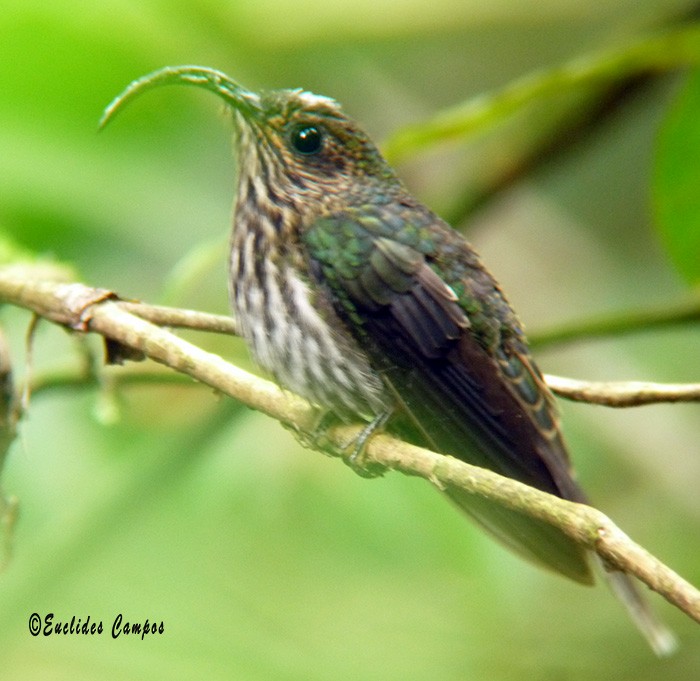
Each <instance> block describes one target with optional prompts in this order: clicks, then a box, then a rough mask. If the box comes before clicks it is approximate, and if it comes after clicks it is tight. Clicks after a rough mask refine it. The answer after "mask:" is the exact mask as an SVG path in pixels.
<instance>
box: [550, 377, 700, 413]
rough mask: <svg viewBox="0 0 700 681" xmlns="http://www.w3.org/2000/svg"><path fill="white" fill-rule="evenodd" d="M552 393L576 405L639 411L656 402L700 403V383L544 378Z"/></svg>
mask: <svg viewBox="0 0 700 681" xmlns="http://www.w3.org/2000/svg"><path fill="white" fill-rule="evenodd" d="M544 378H545V381H546V382H547V385H548V386H549V387H550V388H551V390H552V392H553V393H556V394H557V395H559V397H565V398H566V399H567V400H573V401H575V402H589V403H591V404H602V405H605V406H606V407H638V406H641V405H644V404H654V403H656V402H700V383H651V382H648V381H600V382H595V381H579V380H576V379H575V378H565V377H563V376H552V375H551V374H546V375H545V377H544Z"/></svg>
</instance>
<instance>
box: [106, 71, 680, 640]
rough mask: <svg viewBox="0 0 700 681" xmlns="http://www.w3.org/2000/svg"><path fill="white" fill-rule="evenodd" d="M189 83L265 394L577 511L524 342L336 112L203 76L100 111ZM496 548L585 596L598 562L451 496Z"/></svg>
mask: <svg viewBox="0 0 700 681" xmlns="http://www.w3.org/2000/svg"><path fill="white" fill-rule="evenodd" d="M166 84H185V85H193V86H196V87H201V88H204V89H206V90H209V91H211V92H213V93H214V94H216V95H217V96H219V97H220V98H222V99H223V100H224V101H225V102H226V105H227V108H228V110H230V112H231V113H232V116H233V122H234V127H235V133H236V138H237V139H236V142H237V144H236V146H237V149H238V175H237V191H236V202H235V209H234V218H233V230H232V234H231V239H230V257H229V262H228V273H229V283H230V299H231V304H232V308H233V312H234V315H235V319H236V323H237V326H238V331H239V333H240V335H242V336H243V337H244V338H245V340H246V341H247V344H248V345H249V347H250V349H251V351H252V354H253V356H254V358H255V360H256V361H257V363H258V364H259V365H260V366H261V367H262V368H264V369H265V370H267V371H268V372H270V373H271V374H272V375H273V376H274V377H275V379H276V380H277V382H278V383H279V384H280V385H281V386H282V387H284V388H285V389H288V390H290V391H292V392H295V393H297V394H299V395H302V396H303V397H305V398H307V399H308V400H309V401H310V402H312V403H313V404H315V405H318V406H319V407H321V408H322V409H323V410H325V411H326V412H327V413H330V414H332V415H334V416H335V417H337V418H339V419H342V420H343V421H358V420H362V421H365V422H366V423H368V424H370V426H371V427H374V426H377V427H380V428H384V429H385V430H387V431H388V432H390V433H393V434H396V435H397V436H399V437H401V438H403V439H404V440H407V441H409V442H411V443H413V444H416V445H419V446H423V447H427V448H429V449H431V450H433V451H435V452H438V453H441V454H444V455H450V456H453V457H456V458H458V459H462V460H464V461H466V462H468V463H471V464H474V465H477V466H481V467H484V468H487V469H490V470H492V471H495V472H497V473H499V474H501V475H504V476H507V477H510V478H513V479H516V480H518V481H520V482H522V483H525V484H527V485H530V486H532V487H535V488H537V489H539V490H542V491H545V492H548V493H550V494H553V495H556V496H559V497H562V498H564V499H568V500H570V501H575V502H580V503H584V504H587V503H589V502H588V498H587V496H586V495H585V494H584V492H583V490H582V489H581V487H580V485H579V483H578V482H577V480H576V477H575V474H574V471H573V468H572V465H571V461H570V458H569V455H568V452H567V447H566V445H565V442H564V439H563V437H562V433H561V430H560V426H559V418H558V415H557V409H556V405H555V402H554V398H553V396H552V394H551V392H550V390H549V389H548V387H547V385H546V384H545V381H544V380H543V378H542V374H541V373H540V371H539V369H538V367H537V365H536V364H535V361H534V359H533V358H532V355H531V352H530V349H529V347H528V343H527V339H526V336H525V333H524V331H523V327H522V325H521V323H520V321H519V320H518V317H517V316H516V314H515V312H514V311H513V309H512V308H511V306H510V304H509V303H508V301H507V299H506V297H505V295H504V293H503V291H502V290H501V287H500V286H499V284H498V283H497V282H496V280H495V279H494V277H493V276H492V275H491V274H490V272H489V271H488V270H487V269H486V267H485V266H484V265H483V263H482V261H481V259H480V257H479V256H478V255H477V253H476V251H475V250H474V248H473V247H472V246H471V245H470V244H469V243H468V242H467V241H466V240H465V238H464V237H463V236H462V235H461V234H459V233H458V232H457V231H455V230H454V229H452V227H450V226H449V225H448V224H447V223H445V222H444V221H443V220H442V219H441V218H440V217H438V216H437V215H436V214H435V213H434V212H433V211H431V210H430V209H429V208H427V207H426V206H425V205H423V204H422V203H421V202H420V201H418V200H417V199H416V198H414V196H413V195H412V194H411V193H410V192H409V191H408V189H407V188H406V186H405V185H404V184H403V182H402V181H401V180H400V179H399V177H398V176H397V174H396V173H395V171H394V170H393V169H392V168H391V167H390V166H389V164H388V163H387V161H386V160H385V159H384V158H383V157H382V155H381V153H380V151H379V150H378V148H377V146H376V145H375V144H374V142H373V141H372V140H371V139H370V137H369V136H368V135H367V133H366V132H364V131H363V130H362V128H361V127H360V126H358V124H357V123H355V121H353V120H352V119H351V118H350V117H349V116H347V115H346V114H345V113H344V111H343V109H342V108H341V106H340V105H339V104H338V103H337V102H336V101H335V100H333V99H331V98H329V97H325V96H320V95H316V94H313V93H311V92H308V91H305V90H302V89H284V90H273V91H269V92H262V93H256V92H252V91H250V90H248V89H246V88H244V87H242V86H241V85H239V84H238V83H236V82H235V81H233V80H232V79H231V78H229V77H228V76H227V75H226V74H224V73H222V72H220V71H216V70H213V69H210V68H206V67H201V66H179V67H166V68H163V69H160V70H158V71H155V72H153V73H151V74H149V75H147V76H144V77H142V78H140V79H138V80H135V81H133V82H132V83H131V84H130V85H129V86H128V87H127V89H126V90H125V91H124V92H123V93H122V94H121V95H119V96H118V97H117V98H116V99H115V100H114V101H113V102H112V103H111V104H110V105H109V107H108V108H107V109H106V110H105V113H104V115H103V118H102V120H101V125H104V124H105V123H106V122H107V120H109V119H110V118H111V117H112V116H113V115H114V113H115V112H116V111H117V110H118V109H120V108H121V107H122V106H123V105H124V104H125V103H126V102H127V101H129V100H131V99H133V98H134V97H135V96H138V95H140V94H141V93H143V92H145V91H147V90H149V89H152V88H154V87H157V86H161V85H166ZM444 492H445V493H446V494H447V496H448V497H450V498H451V499H452V501H454V502H455V503H456V504H457V506H459V507H460V508H462V509H463V510H464V511H466V513H467V514H468V515H469V516H470V517H471V518H473V519H474V520H475V521H476V522H477V523H478V524H479V525H481V526H482V527H483V528H484V529H486V530H487V531H488V532H489V533H491V534H492V535H494V536H495V537H496V538H497V539H499V540H501V541H502V542H503V543H504V544H505V545H506V546H507V547H509V548H510V549H512V550H514V551H515V552H516V553H519V554H520V555H522V556H524V557H525V558H527V559H529V560H531V561H533V562H534V563H536V564H538V565H540V566H543V567H545V568H548V569H550V570H553V571H554V572H557V573H560V574H561V575H564V576H565V577H568V578H570V579H572V580H574V581H576V582H579V583H582V584H592V583H593V581H594V569H593V564H594V563H595V556H593V555H592V554H591V552H590V551H588V550H587V549H585V548H584V547H581V546H580V545H579V544H576V543H575V542H574V541H573V540H572V539H570V538H569V537H567V536H566V535H564V534H563V533H562V532H561V531H560V530H558V529H556V528H554V527H553V526H551V525H548V524H546V523H544V522H543V521H539V520H536V519H533V518H531V517H527V516H525V515H523V514H520V513H518V512H516V511H512V510H509V509H506V508H504V507H502V506H499V505H497V504H495V503H493V502H490V501H488V500H485V499H481V498H478V497H476V496H474V495H470V494H467V493H466V492H464V491H461V490H459V489H457V488H450V487H448V488H447V489H445V490H444ZM602 573H603V574H604V575H605V576H606V578H607V580H608V582H609V583H610V585H611V586H612V590H613V592H614V593H615V594H616V595H617V596H618V597H619V598H620V599H621V600H622V602H623V604H625V605H626V607H627V609H628V611H629V612H630V614H631V616H632V619H633V620H634V622H635V623H636V625H637V626H638V628H639V629H640V630H641V632H642V633H643V634H644V636H645V637H646V638H647V640H648V641H649V643H650V644H651V646H652V648H653V649H654V650H655V651H656V652H657V653H659V654H665V653H668V652H670V650H671V649H672V648H673V645H674V643H673V637H672V635H671V634H670V632H669V631H668V630H667V629H666V628H665V627H664V626H663V624H661V623H660V622H659V621H658V620H657V619H656V617H655V615H654V614H653V613H652V612H651V610H650V609H649V607H648V605H647V603H646V601H645V600H644V599H643V598H642V596H641V594H640V593H639V592H638V590H637V588H636V586H635V584H634V583H633V582H632V580H631V578H630V577H629V576H627V575H625V574H623V573H621V572H616V571H610V570H607V569H605V567H604V566H603V569H602Z"/></svg>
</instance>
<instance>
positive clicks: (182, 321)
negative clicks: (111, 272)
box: [122, 302, 237, 336]
mask: <svg viewBox="0 0 700 681" xmlns="http://www.w3.org/2000/svg"><path fill="white" fill-rule="evenodd" d="M122 308H123V309H125V310H127V311H128V312H133V313H134V314H135V315H138V316H139V317H141V319H145V320H147V321H149V322H152V323H153V324H157V325H158V326H169V327H171V328H180V329H196V330H197V331H210V332H212V333H226V334H229V335H232V336H235V335H236V334H237V331H236V322H235V320H234V319H233V317H230V316H224V315H217V314H210V313H208V312H199V311H197V310H182V309H179V308H175V307H166V306H164V305H147V304H146V303H132V302H122Z"/></svg>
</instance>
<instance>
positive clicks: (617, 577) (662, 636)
mask: <svg viewBox="0 0 700 681" xmlns="http://www.w3.org/2000/svg"><path fill="white" fill-rule="evenodd" d="M598 562H599V563H600V565H601V567H602V570H603V572H604V574H605V579H606V581H607V582H608V584H609V585H610V589H611V590H612V592H613V593H614V594H615V596H616V597H617V599H618V600H619V601H620V603H622V605H623V606H624V607H625V609H626V610H627V612H628V614H629V616H630V618H631V619H632V621H633V622H634V624H635V626H636V627H637V629H639V631H640V632H641V633H642V636H644V638H645V639H646V640H647V641H648V643H649V645H650V646H651V649H652V650H653V651H654V652H655V653H656V654H657V655H658V656H659V657H667V656H669V655H671V654H673V653H674V652H675V650H676V648H677V647H678V641H677V640H676V637H675V636H674V635H673V632H672V631H671V630H670V629H668V628H667V627H666V625H665V624H664V623H663V622H662V621H661V620H660V619H659V618H658V617H657V616H656V614H655V613H654V612H653V611H652V609H651V607H650V606H649V603H648V602H647V600H646V599H645V598H644V596H643V594H642V593H640V591H639V589H638V588H637V584H635V582H634V580H633V578H632V577H630V576H629V575H626V574H625V573H624V572H618V571H611V570H608V569H607V568H606V567H605V565H604V564H603V562H602V561H600V560H599V561H598Z"/></svg>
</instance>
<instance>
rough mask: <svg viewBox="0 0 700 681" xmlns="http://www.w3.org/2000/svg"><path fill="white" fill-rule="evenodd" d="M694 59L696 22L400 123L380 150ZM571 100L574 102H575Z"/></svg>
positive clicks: (699, 57)
mask: <svg viewBox="0 0 700 681" xmlns="http://www.w3.org/2000/svg"><path fill="white" fill-rule="evenodd" d="M699 61H700V25H693V26H688V27H683V28H681V29H677V30H673V31H669V32H667V33H664V34H662V35H658V36H654V37H652V38H647V39H644V40H640V41H637V42H634V43H632V44H630V45H626V46H622V47H616V48H614V49H610V50H606V51H604V52H599V53H595V54H590V55H585V56H583V57H577V58H576V59H573V60H572V61H570V62H568V63H566V64H561V65H558V66H556V67H554V68H551V69H543V70H541V71H538V72H535V73H532V74H528V75H526V76H525V77H523V78H521V79H519V80H517V81H515V82H514V83H511V84H509V85H507V86H506V87H505V88H503V89H501V90H496V91H494V92H491V93H487V94H484V95H481V96H478V97H474V98H473V99H470V100H468V101H466V102H464V103H462V104H457V105H456V106H452V107H450V108H448V109H446V110H444V111H440V112H438V113H437V114H436V115H435V116H434V117H432V118H431V119H429V120H427V121H424V122H423V123H419V124H416V125H411V126H406V127H404V128H402V129H400V130H398V131H397V132H395V133H394V134H393V135H392V136H391V137H390V138H389V139H388V140H387V142H386V144H385V151H386V154H387V157H388V158H389V159H390V160H391V161H394V162H396V161H400V160H402V159H403V158H404V157H405V156H407V155H409V154H411V153H415V152H416V151H418V150H419V149H421V148H423V147H428V146H431V145H435V144H439V143H442V142H446V141H450V140H455V139H459V138H463V137H467V136H469V135H475V134H478V133H479V132H483V131H484V130H486V129H488V128H489V127H490V126H493V125H495V124H497V123H499V122H501V121H503V120H504V119H506V118H507V117H508V116H510V115H512V114H514V113H515V112H516V111H518V110H519V109H521V108H523V107H525V106H526V105H528V104H530V103H532V102H536V101H538V100H541V99H543V98H549V97H551V96H552V95H557V96H561V95H562V94H565V93H567V92H569V91H572V90H574V91H578V92H585V89H584V88H585V87H592V86H598V87H600V86H602V85H607V84H610V83H612V82H614V81H616V80H622V79H624V78H629V77H630V76H633V75H635V74H639V73H641V72H648V71H660V70H666V69H672V68H679V67H681V66H686V65H688V64H697V63H698V62H699ZM574 104H575V105H577V106H578V105H579V103H578V101H576V102H574ZM540 115H542V114H541V113H540Z"/></svg>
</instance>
